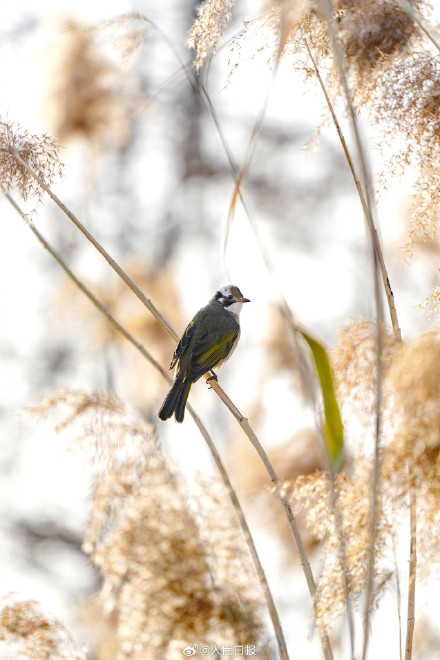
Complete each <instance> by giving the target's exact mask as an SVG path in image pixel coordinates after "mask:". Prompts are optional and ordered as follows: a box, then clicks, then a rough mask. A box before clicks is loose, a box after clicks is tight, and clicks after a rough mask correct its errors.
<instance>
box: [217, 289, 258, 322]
mask: <svg viewBox="0 0 440 660" xmlns="http://www.w3.org/2000/svg"><path fill="white" fill-rule="evenodd" d="M214 300H217V302H219V303H220V305H223V307H224V308H225V309H227V310H228V312H230V313H231V314H233V315H234V316H236V317H238V315H239V314H240V312H241V308H242V307H243V303H245V302H250V300H249V298H243V294H242V292H241V291H240V289H239V288H238V286H235V285H234V284H227V285H226V286H224V287H222V288H221V289H219V290H218V291H217V293H216V294H215V295H214Z"/></svg>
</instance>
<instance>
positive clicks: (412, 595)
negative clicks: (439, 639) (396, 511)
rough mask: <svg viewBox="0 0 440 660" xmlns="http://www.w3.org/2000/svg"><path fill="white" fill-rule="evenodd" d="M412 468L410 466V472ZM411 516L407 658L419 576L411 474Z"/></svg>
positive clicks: (414, 491) (414, 501) (415, 509)
mask: <svg viewBox="0 0 440 660" xmlns="http://www.w3.org/2000/svg"><path fill="white" fill-rule="evenodd" d="M410 471H411V468H410V466H409V472H410ZM409 499H410V502H409V516H410V535H411V538H410V559H409V578H408V615H407V628H406V643H405V660H411V658H412V644H413V637H414V625H415V601H416V576H417V494H416V486H415V484H414V483H413V480H412V479H411V475H410V485H409Z"/></svg>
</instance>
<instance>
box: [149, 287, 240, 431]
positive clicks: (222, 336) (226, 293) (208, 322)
mask: <svg viewBox="0 0 440 660" xmlns="http://www.w3.org/2000/svg"><path fill="white" fill-rule="evenodd" d="M247 302H250V300H249V298H244V297H243V294H242V293H241V291H240V289H239V288H238V286H235V285H234V284H228V285H226V286H224V287H222V288H221V289H219V290H218V291H217V292H216V293H215V294H214V295H213V297H212V298H211V300H210V301H209V303H208V304H207V305H205V307H202V309H200V310H199V311H198V312H197V314H196V315H195V316H194V318H193V320H192V321H191V322H190V323H189V324H188V326H187V328H186V330H185V332H184V333H183V335H182V337H181V339H180V341H179V343H178V344H177V347H176V350H175V351H174V354H173V359H172V360H171V365H170V369H174V368H176V374H175V379H174V383H173V386H172V388H171V390H170V391H169V392H168V394H167V396H166V397H165V400H164V402H163V404H162V406H161V408H160V410H159V414H158V417H159V419H161V420H163V421H165V420H166V419H169V418H170V417H172V416H173V413H174V417H175V419H176V422H179V423H181V422H183V418H184V415H185V406H186V402H187V400H188V395H189V391H190V389H191V385H192V384H193V383H195V382H196V381H197V380H199V378H201V377H202V376H203V374H206V373H207V372H208V371H211V370H212V369H214V368H215V367H221V365H222V364H224V362H226V360H228V359H229V358H230V357H231V355H232V353H233V352H234V350H235V348H236V346H237V344H238V340H239V339H240V312H241V310H242V307H243V303H247ZM213 378H214V379H215V380H217V376H216V374H214V375H213V376H211V378H210V379H208V380H211V379H213Z"/></svg>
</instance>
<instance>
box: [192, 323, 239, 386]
mask: <svg viewBox="0 0 440 660" xmlns="http://www.w3.org/2000/svg"><path fill="white" fill-rule="evenodd" d="M239 332H240V328H239V326H238V325H237V326H236V327H234V328H229V329H228V330H227V331H226V332H225V331H224V330H219V329H216V330H214V331H212V330H211V331H206V332H204V333H203V335H202V336H201V337H200V338H199V340H198V341H197V344H196V345H195V346H194V347H191V348H192V350H191V355H190V360H191V365H192V367H191V380H192V381H193V382H195V381H196V380H197V379H198V378H200V377H201V376H203V374H206V372H207V371H210V370H211V369H214V367H215V366H216V365H217V364H218V363H219V362H221V361H222V360H224V359H225V358H226V357H227V355H228V354H229V352H230V350H231V349H232V347H233V346H234V344H235V342H236V340H237V338H238V334H239Z"/></svg>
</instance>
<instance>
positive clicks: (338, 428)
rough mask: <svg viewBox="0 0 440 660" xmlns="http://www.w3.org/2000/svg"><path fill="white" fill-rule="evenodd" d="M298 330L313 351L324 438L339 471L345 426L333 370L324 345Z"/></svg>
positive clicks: (334, 469)
mask: <svg viewBox="0 0 440 660" xmlns="http://www.w3.org/2000/svg"><path fill="white" fill-rule="evenodd" d="M296 330H297V331H298V332H299V333H300V334H301V335H302V336H303V337H304V339H305V340H306V342H307V343H308V345H309V347H310V350H311V351H312V355H313V361H314V363H315V367H316V371H317V374H318V378H319V384H320V386H321V392H322V398H323V401H324V440H325V446H326V450H327V454H328V456H329V459H330V467H331V470H332V472H333V473H336V472H338V471H339V468H340V467H341V462H342V454H343V449H344V427H343V424H342V420H341V414H340V412H339V406H338V402H337V400H336V394H335V388H334V383H333V372H332V368H331V366H330V360H329V359H328V355H327V351H326V350H325V348H324V346H323V345H322V344H320V343H319V341H317V340H316V339H314V338H313V337H311V336H310V335H309V334H308V333H307V332H306V331H305V330H304V329H302V328H299V327H298V326H296Z"/></svg>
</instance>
